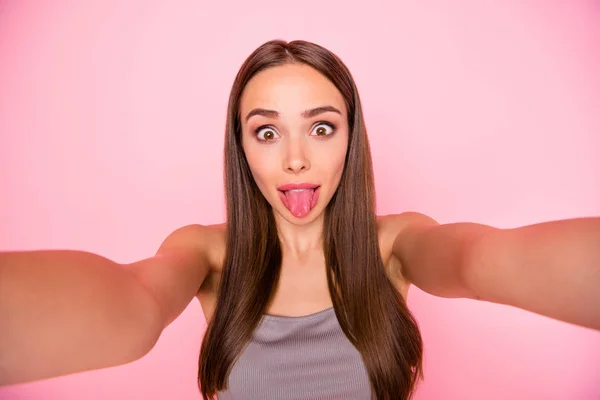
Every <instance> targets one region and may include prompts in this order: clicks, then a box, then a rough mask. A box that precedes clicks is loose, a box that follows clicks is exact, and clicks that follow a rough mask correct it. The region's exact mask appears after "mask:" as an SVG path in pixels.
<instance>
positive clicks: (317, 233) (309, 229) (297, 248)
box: [274, 211, 325, 259]
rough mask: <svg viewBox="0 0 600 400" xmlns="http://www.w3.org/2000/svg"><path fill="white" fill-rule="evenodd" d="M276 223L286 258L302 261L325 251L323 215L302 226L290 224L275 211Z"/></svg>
mask: <svg viewBox="0 0 600 400" xmlns="http://www.w3.org/2000/svg"><path fill="white" fill-rule="evenodd" d="M274 214H275V223H276V224H277V232H278V234H279V240H280V241H281V251H282V253H283V255H284V256H285V257H293V258H296V259H302V258H304V257H305V256H307V255H309V254H314V252H315V251H319V252H322V251H323V224H324V220H325V217H324V215H323V214H321V215H319V216H318V217H317V218H316V219H314V220H313V221H311V222H309V223H305V224H302V225H298V224H294V223H290V222H289V221H287V220H286V219H285V218H283V217H282V216H281V215H279V213H277V212H276V211H275V213H274Z"/></svg>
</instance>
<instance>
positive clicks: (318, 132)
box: [317, 127, 327, 136]
mask: <svg viewBox="0 0 600 400" xmlns="http://www.w3.org/2000/svg"><path fill="white" fill-rule="evenodd" d="M326 134H327V129H325V128H323V127H319V128H318V129H317V135H319V136H322V135H326Z"/></svg>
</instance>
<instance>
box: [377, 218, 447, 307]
mask: <svg viewBox="0 0 600 400" xmlns="http://www.w3.org/2000/svg"><path fill="white" fill-rule="evenodd" d="M434 224H437V222H436V221H435V220H434V219H433V218H431V217H428V216H427V215H425V214H421V213H418V212H404V213H402V214H389V215H380V216H377V236H378V240H379V248H380V252H381V258H382V261H383V264H384V266H385V269H386V274H387V275H388V278H389V279H390V281H391V282H392V283H393V284H394V286H395V287H396V289H398V291H399V292H400V294H401V295H402V296H403V297H404V299H406V297H407V294H408V288H409V286H410V281H409V280H408V279H407V278H406V276H405V274H404V271H403V268H402V264H401V262H400V260H399V259H398V257H396V256H395V255H394V245H395V244H396V239H397V238H398V237H399V236H400V233H402V232H403V231H405V230H406V229H414V228H415V227H424V226H431V225H434Z"/></svg>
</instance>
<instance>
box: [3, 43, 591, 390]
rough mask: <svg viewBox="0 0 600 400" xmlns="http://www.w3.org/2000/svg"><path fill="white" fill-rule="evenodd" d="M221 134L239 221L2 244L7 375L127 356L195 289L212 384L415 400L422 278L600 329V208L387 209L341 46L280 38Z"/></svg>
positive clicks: (6, 379)
mask: <svg viewBox="0 0 600 400" xmlns="http://www.w3.org/2000/svg"><path fill="white" fill-rule="evenodd" d="M227 115H228V116H227V126H226V132H225V178H226V179H225V181H226V197H227V222H226V224H223V225H218V226H200V225H190V226H185V227H183V228H180V229H178V230H176V231H175V232H173V233H172V234H171V235H169V237H167V238H166V239H165V241H164V242H163V244H162V245H161V247H160V248H159V250H158V252H157V254H156V255H155V256H154V257H151V258H148V259H145V260H141V261H139V262H136V263H133V264H129V265H118V264H117V263H115V262H113V261H111V260H107V259H105V258H103V257H101V256H99V255H95V254H90V253H86V252H79V251H41V250H40V251H33V252H11V253H2V254H0V325H1V326H2V329H0V383H1V384H12V383H17V382H25V381H31V380H36V379H42V378H48V377H52V376H58V375H64V374H69V373H74V372H79V371H85V370H90V369H97V368H104V367H109V366H115V365H119V364H123V363H127V362H131V361H133V360H136V359H138V358H140V357H142V356H143V355H144V354H146V353H147V352H148V351H149V350H150V349H151V348H152V347H153V346H154V344H155V343H156V340H157V339H158V337H159V336H160V334H161V332H162V330H163V328H164V327H165V326H167V325H168V324H169V323H171V322H172V321H173V320H174V319H175V318H177V316H178V315H179V314H180V313H181V312H182V311H183V310H184V309H185V308H186V306H187V305H188V304H189V302H190V301H191V300H192V299H193V298H194V297H197V298H198V299H199V301H200V303H201V306H202V309H203V311H204V313H205V316H206V320H207V321H208V330H207V332H206V335H205V337H204V340H203V343H202V348H201V354H200V362H199V384H200V388H201V391H202V395H203V397H204V399H207V398H211V397H214V396H215V395H217V396H218V398H219V399H220V400H224V399H255V398H261V399H285V398H310V399H333V398H344V399H368V398H377V399H399V398H400V399H406V398H409V397H410V396H411V394H412V393H413V391H414V388H415V385H416V383H417V381H418V379H419V377H420V376H421V374H422V342H421V337H420V334H419V330H418V327H417V324H416V322H415V320H414V318H413V317H412V315H411V313H410V312H409V310H408V309H407V306H406V296H407V292H408V287H409V285H410V284H415V285H416V286H418V287H419V288H421V289H423V290H424V291H426V292H428V293H431V294H433V295H436V296H441V297H464V298H471V299H480V300H485V301H491V302H496V303H501V304H507V305H511V306H515V307H520V308H522V309H525V310H529V311H532V312H536V313H539V314H542V315H546V316H549V317H552V318H556V319H559V320H563V321H567V322H570V323H574V324H578V325H582V326H586V327H590V328H593V329H600V307H599V306H598V305H599V304H600V291H599V290H597V289H598V287H600V246H599V243H600V218H580V219H572V220H563V221H553V222H547V223H542V224H536V225H531V226H524V227H520V228H517V229H497V228H494V227H490V226H486V225H481V224H475V223H455V224H445V225H440V224H438V223H437V222H436V221H434V220H433V219H431V218H429V217H427V216H425V215H422V214H419V213H403V214H400V215H387V216H379V217H378V216H376V215H375V193H374V184H373V173H372V166H371V157H370V152H369V144H368V140H367V134H366V129H365V124H364V120H363V115H362V110H361V104H360V100H359V95H358V91H357V89H356V86H355V84H354V81H353V79H352V77H351V74H350V72H349V71H348V69H347V68H346V67H345V66H344V64H343V63H342V62H341V61H340V60H339V59H338V58H337V57H336V56H335V55H334V54H332V53H331V52H330V51H328V50H326V49H324V48H322V47H320V46H318V45H315V44H312V43H308V42H303V41H294V42H291V43H286V42H283V41H271V42H268V43H266V44H264V45H262V46H261V47H259V48H258V49H257V50H255V52H254V53H252V54H251V55H250V57H249V58H248V59H247V60H246V62H245V63H244V64H243V66H242V67H241V69H240V71H239V73H238V75H237V77H236V79H235V82H234V84H233V88H232V91H231V95H230V101H229V107H228V114H227Z"/></svg>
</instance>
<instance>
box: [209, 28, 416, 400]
mask: <svg viewBox="0 0 600 400" xmlns="http://www.w3.org/2000/svg"><path fill="white" fill-rule="evenodd" d="M286 63H301V64H306V65H308V66H310V67H312V68H314V69H315V70H317V71H318V72H320V73H321V74H323V75H324V76H325V77H327V78H328V79H329V80H330V81H331V82H332V83H333V84H334V85H335V86H336V87H337V89H338V90H339V91H340V93H341V94H342V96H343V98H344V100H345V105H346V108H347V114H348V127H349V137H348V149H347V153H346V160H345V165H344V171H343V173H342V177H341V180H340V183H339V186H338V188H337V190H336V192H335V194H334V195H333V197H332V199H331V201H330V202H329V204H328V205H327V207H326V209H325V226H324V230H323V235H324V240H323V246H324V249H323V250H324V253H325V260H326V268H327V283H328V287H329V292H330V294H331V298H332V302H333V306H334V309H335V314H336V317H337V319H338V321H339V323H340V326H341V328H342V330H343V332H344V334H345V335H346V337H347V338H348V340H349V341H350V342H351V343H352V344H353V345H354V346H355V347H356V349H357V350H358V351H359V352H360V354H361V355H362V358H363V361H364V363H365V367H366V370H367V372H368V374H369V379H370V382H371V388H372V392H373V395H374V397H375V398H377V399H398V398H400V399H409V398H410V397H411V395H412V393H413V392H414V389H415V386H416V383H417V381H418V379H419V378H421V377H422V358H423V344H422V339H421V335H420V332H419V329H418V326H417V322H416V320H415V319H414V318H413V316H412V314H411V313H410V311H409V310H408V307H407V305H406V303H405V301H404V299H403V298H402V296H401V295H400V294H399V293H398V291H397V290H396V288H395V287H394V286H393V285H392V283H391V282H390V281H389V279H388V277H387V275H386V273H385V268H384V265H383V261H382V259H381V254H380V249H379V242H378V236H377V221H376V214H375V186H374V178H373V166H372V160H371V152H370V147H369V142H368V138H367V131H366V127H365V123H364V118H363V113H362V108H361V103H360V98H359V94H358V90H357V88H356V85H355V83H354V80H353V78H352V75H351V73H350V71H349V70H348V68H347V67H346V66H345V65H344V63H343V62H342V61H341V60H340V59H339V58H338V57H337V56H336V55H335V54H333V53H332V52H330V51H329V50H327V49H325V48H323V47H321V46H319V45H316V44H314V43H310V42H306V41H300V40H297V41H292V42H289V43H288V42H285V41H282V40H273V41H269V42H267V43H265V44H263V45H262V46H260V47H259V48H257V49H256V50H255V51H254V52H253V53H252V54H251V55H250V56H249V57H248V58H247V59H246V61H245V62H244V63H243V65H242V66H241V68H240V70H239V72H238V74H237V76H236V78H235V80H234V83H233V87H232V89H231V93H230V96H229V104H228V110H227V122H226V127H225V161H224V165H225V171H224V173H225V191H226V207H227V250H226V255H225V260H224V265H223V271H222V276H221V280H220V284H219V289H218V293H217V304H216V307H215V311H214V314H213V316H212V318H211V320H210V321H208V328H207V331H206V333H205V336H204V339H203V341H202V346H201V351H200V359H199V372H198V380H199V385H200V391H201V393H202V396H203V398H204V400H208V399H209V398H211V397H212V396H214V395H215V394H216V392H217V391H224V390H226V388H227V387H226V386H227V378H228V375H229V372H230V370H231V368H232V367H233V364H234V363H235V361H236V360H237V358H238V357H239V355H240V353H241V351H242V350H243V348H244V346H245V345H246V343H247V342H248V341H249V340H250V337H251V335H252V332H253V331H254V329H255V328H256V326H257V325H258V323H259V322H260V320H261V318H262V316H263V315H264V313H265V312H266V310H267V307H268V304H269V302H270V300H271V299H272V297H273V295H274V288H275V287H276V284H277V281H278V279H279V275H280V270H281V261H282V253H281V243H280V241H279V237H278V234H277V226H276V224H275V219H274V216H273V211H272V209H271V206H270V205H269V203H268V202H267V200H266V199H265V198H264V196H263V195H262V193H261V192H260V190H259V188H258V186H257V185H256V183H255V182H254V179H253V177H252V174H251V171H250V167H249V165H248V162H247V160H246V157H245V154H244V150H243V148H242V138H241V135H242V129H241V120H240V115H239V113H240V99H241V96H242V93H243V90H244V88H245V87H246V85H247V83H248V82H249V81H250V79H252V77H253V76H255V75H256V74H257V73H259V72H261V71H263V70H265V69H268V68H271V67H275V66H279V65H283V64H286ZM357 244H358V245H357Z"/></svg>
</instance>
